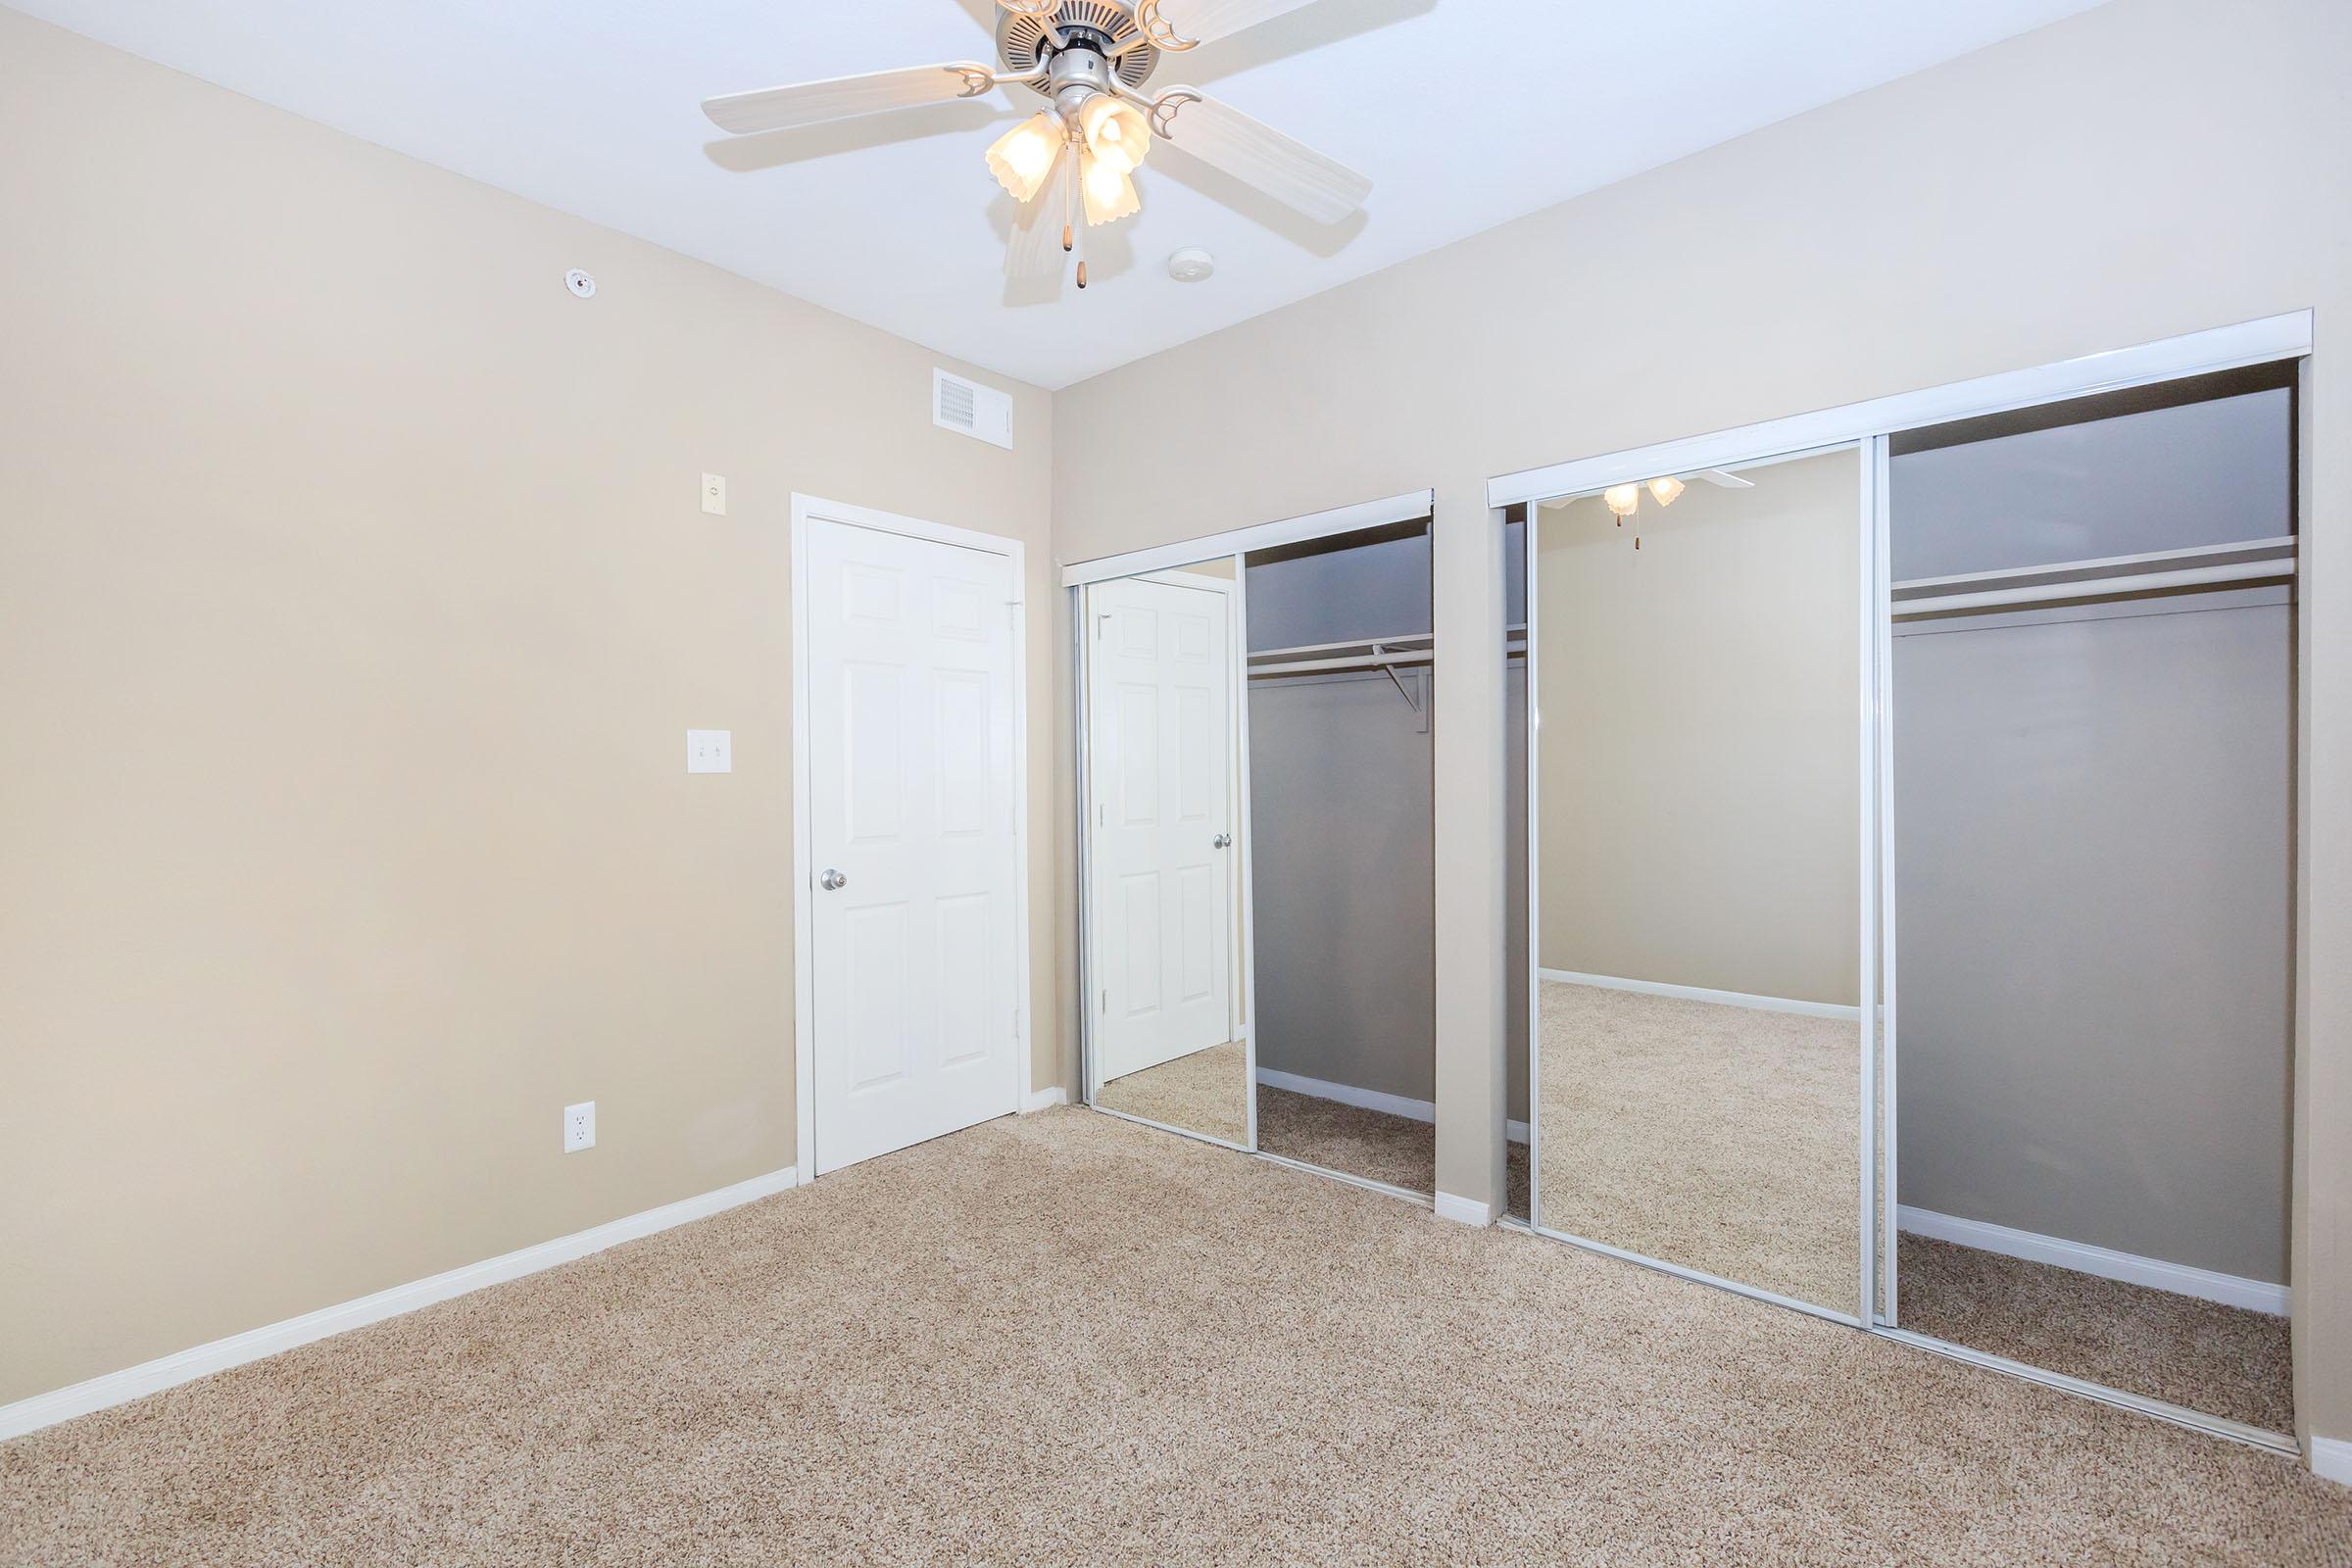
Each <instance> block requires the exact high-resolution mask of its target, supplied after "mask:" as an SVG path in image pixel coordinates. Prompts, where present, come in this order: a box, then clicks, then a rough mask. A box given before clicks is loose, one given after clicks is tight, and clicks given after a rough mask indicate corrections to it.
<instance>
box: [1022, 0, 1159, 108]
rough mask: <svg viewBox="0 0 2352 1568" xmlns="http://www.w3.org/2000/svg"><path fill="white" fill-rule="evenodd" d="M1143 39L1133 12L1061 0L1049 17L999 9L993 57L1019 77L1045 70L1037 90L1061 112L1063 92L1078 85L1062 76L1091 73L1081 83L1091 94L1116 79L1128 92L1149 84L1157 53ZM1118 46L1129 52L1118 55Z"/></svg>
mask: <svg viewBox="0 0 2352 1568" xmlns="http://www.w3.org/2000/svg"><path fill="white" fill-rule="evenodd" d="M1049 22H1051V24H1052V27H1053V31H1054V32H1057V33H1059V34H1060V36H1061V46H1060V47H1059V48H1056V47H1055V46H1054V38H1053V36H1052V35H1051V34H1050V33H1049V32H1048V30H1047V29H1048V23H1049ZM1143 36H1144V35H1143V30H1142V29H1141V28H1140V27H1139V26H1137V25H1136V21H1135V12H1134V10H1133V9H1132V8H1130V7H1128V6H1124V5H1119V4H1116V3H1114V0H1061V5H1060V7H1059V8H1058V9H1056V10H1055V11H1054V13H1053V15H1052V16H1051V17H1050V18H1049V17H1044V16H1039V15H1037V14H1035V13H1032V12H1026V11H1007V10H1005V9H1003V8H1001V7H1000V8H999V10H998V12H997V59H998V61H999V62H1000V63H1002V65H1003V66H1004V68H1005V73H1007V74H1020V73H1026V72H1031V71H1035V70H1036V69H1037V68H1038V67H1040V66H1044V67H1046V68H1047V70H1048V72H1049V75H1048V78H1047V80H1046V81H1045V82H1044V83H1043V84H1042V85H1040V86H1039V87H1038V88H1037V89H1036V90H1037V91H1039V92H1041V93H1044V94H1045V95H1046V96H1047V97H1049V98H1051V99H1053V100H1054V103H1055V104H1056V105H1057V106H1062V107H1064V108H1065V112H1066V110H1067V104H1066V102H1065V100H1064V98H1063V92H1064V90H1065V88H1066V87H1068V86H1071V85H1079V84H1081V83H1077V82H1072V81H1065V80H1064V74H1065V73H1074V72H1076V71H1078V70H1080V69H1084V70H1087V71H1090V72H1091V73H1093V74H1092V75H1091V76H1090V77H1089V78H1088V79H1087V80H1086V81H1085V82H1084V83H1083V85H1086V86H1087V87H1089V89H1090V90H1091V91H1094V92H1108V91H1109V90H1110V84H1111V81H1112V79H1113V78H1114V77H1115V78H1116V79H1117V81H1118V83H1119V84H1120V85H1121V86H1123V87H1127V88H1129V89H1140V88H1141V87H1142V86H1143V84H1144V83H1145V82H1146V81H1149V80H1150V79H1151V77H1152V71H1153V70H1155V69H1156V68H1157V67H1158V65H1159V51H1158V50H1157V49H1154V48H1153V47H1152V45H1151V44H1149V43H1146V42H1144V41H1143ZM1122 48H1124V49H1126V50H1127V53H1125V54H1123V55H1119V54H1118V53H1117V52H1118V51H1119V50H1120V49H1122ZM1114 55H1116V56H1117V58H1115V59H1114V58H1112V57H1113V56H1114Z"/></svg>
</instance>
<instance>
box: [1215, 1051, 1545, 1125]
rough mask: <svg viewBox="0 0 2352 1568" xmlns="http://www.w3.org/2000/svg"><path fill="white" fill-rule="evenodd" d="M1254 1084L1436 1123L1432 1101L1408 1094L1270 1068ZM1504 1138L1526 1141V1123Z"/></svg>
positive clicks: (1260, 1073)
mask: <svg viewBox="0 0 2352 1568" xmlns="http://www.w3.org/2000/svg"><path fill="white" fill-rule="evenodd" d="M1257 1081H1258V1082H1259V1083H1261V1084H1264V1085H1265V1086H1266V1087H1267V1088H1268V1089H1287V1090H1289V1091H1290V1092H1291V1093H1292V1094H1294V1095H1305V1096H1307V1097H1308V1098H1309V1099H1312V1100H1330V1101H1336V1102H1338V1103H1340V1104H1343V1105H1353V1106H1355V1107H1356V1108H1358V1109H1359V1110H1379V1111H1386V1112H1387V1113H1388V1114H1390V1115H1392V1116H1402V1117H1404V1118H1405V1119H1406V1120H1408V1121H1418V1122H1427V1123H1429V1124H1430V1125H1432V1126H1435V1125H1436V1124H1437V1120H1438V1107H1437V1105H1436V1103H1434V1102H1431V1101H1427V1100H1415V1099H1413V1098H1411V1097H1410V1096H1408V1095H1389V1094H1383V1093H1382V1092H1381V1091H1379V1090H1377V1089H1358V1088H1356V1087H1355V1085H1353V1084H1338V1083H1333V1082H1332V1081H1331V1080H1330V1079H1328V1078H1309V1077H1307V1076H1305V1075H1304V1074H1302V1073H1295V1072H1277V1071H1275V1070H1274V1069H1273V1068H1272V1067H1260V1068H1258V1069H1257ZM1508 1136H1509V1138H1510V1140H1511V1142H1512V1143H1514V1144H1524V1143H1526V1142H1527V1123H1525V1122H1523V1121H1514V1122H1512V1123H1510V1124H1509V1131H1508Z"/></svg>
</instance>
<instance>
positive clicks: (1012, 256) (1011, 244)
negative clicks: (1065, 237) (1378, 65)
mask: <svg viewBox="0 0 2352 1568" xmlns="http://www.w3.org/2000/svg"><path fill="white" fill-rule="evenodd" d="M1075 162H1076V161H1075V160H1074V159H1072V158H1071V157H1070V155H1069V154H1068V153H1066V152H1065V153H1063V154H1062V155H1061V156H1060V157H1059V158H1057V159H1055V160H1054V172H1053V173H1051V174H1048V175H1047V176H1046V183H1045V185H1044V186H1043V187H1042V188H1040V189H1039V191H1038V193H1037V194H1036V195H1035V196H1033V197H1031V198H1030V199H1029V200H1028V201H1027V202H1026V203H1024V204H1023V205H1022V207H1021V210H1020V211H1019V212H1017V213H1015V214H1013V215H1012V233H1011V235H1010V236H1009V237H1008V239H1007V240H1006V242H1005V276H1006V277H1011V278H1030V277H1051V276H1053V275H1054V273H1055V272H1057V271H1059V270H1061V269H1062V268H1063V267H1064V266H1065V265H1067V264H1068V262H1069V257H1068V255H1067V254H1066V253H1064V252H1063V250H1062V248H1061V230H1062V225H1063V224H1064V223H1067V222H1069V221H1070V179H1071V177H1072V168H1073V165H1074V164H1075Z"/></svg>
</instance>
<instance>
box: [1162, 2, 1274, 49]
mask: <svg viewBox="0 0 2352 1568" xmlns="http://www.w3.org/2000/svg"><path fill="white" fill-rule="evenodd" d="M1307 3H1308V0H1144V3H1143V4H1142V5H1140V6H1138V7H1137V8H1136V21H1137V22H1138V23H1139V24H1141V25H1142V26H1143V29H1144V31H1145V33H1146V34H1147V35H1148V36H1149V37H1150V38H1151V39H1152V45H1153V47H1155V48H1158V49H1163V50H1168V51H1171V52H1173V51H1176V50H1183V49H1190V48H1191V47H1192V46H1193V45H1195V44H1197V43H1206V42H1208V41H1209V40H1210V39H1211V38H1222V37H1224V36H1225V35H1226V34H1227V33H1232V32H1239V31H1241V30H1242V29H1243V28H1244V27H1254V26H1256V25H1258V24H1259V23H1261V22H1271V21H1273V20H1274V19H1275V18H1276V17H1279V16H1281V15H1282V14H1283V13H1285V12H1287V11H1296V10H1298V9H1299V7H1300V6H1302V5H1305V4H1307Z"/></svg>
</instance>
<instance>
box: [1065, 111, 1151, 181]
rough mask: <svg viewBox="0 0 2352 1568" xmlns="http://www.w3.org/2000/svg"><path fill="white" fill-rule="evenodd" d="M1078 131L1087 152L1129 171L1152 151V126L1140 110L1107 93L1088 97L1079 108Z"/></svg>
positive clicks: (1137, 167) (1133, 170)
mask: <svg viewBox="0 0 2352 1568" xmlns="http://www.w3.org/2000/svg"><path fill="white" fill-rule="evenodd" d="M1078 133H1079V134H1080V135H1082V136H1084V137H1085V138H1086V150H1087V151H1088V152H1091V153H1093V154H1094V155H1095V156H1096V157H1097V158H1099V159H1101V160H1102V161H1103V163H1106V164H1116V165H1118V166H1119V167H1120V168H1121V169H1123V170H1125V171H1126V172H1129V173H1133V172H1135V171H1136V170H1137V169H1139V168H1141V167H1142V165H1143V162H1144V160H1145V158H1147V157H1149V156H1150V155H1151V152H1152V127H1151V125H1150V124H1149V123H1147V122H1146V121H1145V119H1144V116H1143V111H1141V110H1139V109H1137V108H1136V107H1135V105H1133V104H1131V103H1127V102H1125V101H1124V100H1122V99H1118V98H1113V97H1111V96H1110V95H1109V94H1108V93H1101V94H1098V95H1097V96H1095V97H1093V98H1089V99H1088V100H1087V101H1086V107H1085V108H1083V109H1081V110H1079V111H1078Z"/></svg>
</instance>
